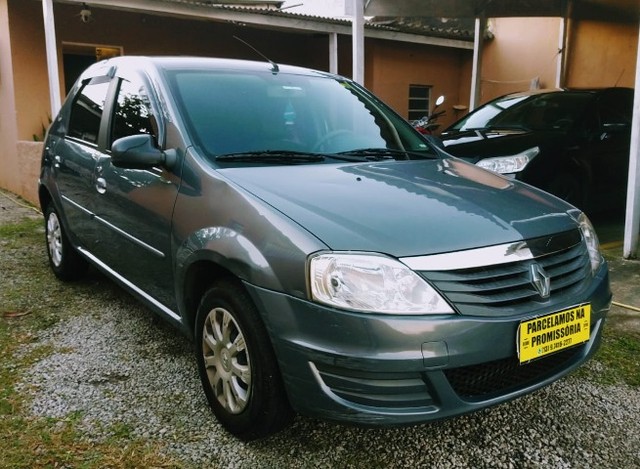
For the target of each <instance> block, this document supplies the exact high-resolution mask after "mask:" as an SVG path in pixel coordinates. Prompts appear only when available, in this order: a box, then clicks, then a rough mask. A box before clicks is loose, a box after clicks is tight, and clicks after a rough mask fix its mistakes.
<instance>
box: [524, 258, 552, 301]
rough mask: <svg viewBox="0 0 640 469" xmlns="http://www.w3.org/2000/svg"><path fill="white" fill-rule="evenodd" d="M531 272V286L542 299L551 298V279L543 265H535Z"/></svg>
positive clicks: (530, 269)
mask: <svg viewBox="0 0 640 469" xmlns="http://www.w3.org/2000/svg"><path fill="white" fill-rule="evenodd" d="M529 272H531V284H532V285H533V288H535V289H536V291H537V292H538V294H539V295H540V296H541V297H542V298H549V295H550V294H551V279H550V278H549V275H547V273H546V272H545V271H544V269H543V268H542V266H541V265H539V264H533V265H532V266H531V267H530V268H529Z"/></svg>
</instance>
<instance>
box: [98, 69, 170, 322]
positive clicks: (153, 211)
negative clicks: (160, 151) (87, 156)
mask: <svg viewBox="0 0 640 469" xmlns="http://www.w3.org/2000/svg"><path fill="white" fill-rule="evenodd" d="M116 80H117V85H116V86H117V92H116V95H115V99H114V101H113V105H112V109H111V113H110V120H109V125H108V126H107V127H108V130H107V132H108V135H107V142H108V144H107V148H110V144H111V143H112V142H113V141H115V140H117V139H118V138H121V137H125V136H129V135H136V134H150V135H152V136H153V137H154V140H155V141H156V142H162V141H163V135H162V127H161V126H160V125H159V123H160V118H159V117H158V116H159V115H160V114H159V113H158V112H157V107H155V106H154V104H153V99H152V94H151V92H150V91H151V87H150V86H149V83H148V81H147V80H146V79H145V78H144V76H143V75H141V74H137V73H135V72H129V71H126V70H125V71H124V72H123V71H118V72H116ZM95 179H96V187H97V191H98V192H99V203H98V204H97V206H96V215H97V218H98V230H99V238H100V242H99V243H98V245H97V246H96V249H95V253H96V255H97V256H98V257H99V259H100V260H101V261H102V262H104V263H105V264H106V265H107V266H108V267H109V268H110V269H112V270H114V271H115V272H116V273H117V274H118V275H119V276H120V277H122V279H123V280H125V281H126V282H128V283H130V284H133V285H134V286H135V287H137V289H139V290H141V292H142V293H143V294H144V295H150V296H151V297H152V298H153V299H155V300H157V301H159V302H160V303H162V304H164V305H165V306H167V307H169V308H170V309H173V307H174V306H175V300H174V299H173V298H174V297H175V294H174V291H173V268H172V256H171V218H172V213H173V207H174V203H175V199H176V196H177V192H178V181H179V179H178V178H177V176H176V175H175V174H173V173H172V172H171V171H169V170H168V169H166V168H164V167H160V166H158V167H153V168H148V169H128V168H119V167H116V166H114V165H113V164H112V162H111V155H110V151H109V150H107V151H105V152H104V153H103V154H102V155H101V157H100V159H99V160H98V161H97V164H96V167H95ZM144 295H143V296H144Z"/></svg>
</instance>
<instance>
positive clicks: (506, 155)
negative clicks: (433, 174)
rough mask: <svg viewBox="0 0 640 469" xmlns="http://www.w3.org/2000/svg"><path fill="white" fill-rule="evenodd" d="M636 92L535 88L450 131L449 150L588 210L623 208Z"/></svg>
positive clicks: (480, 111)
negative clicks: (634, 94)
mask: <svg viewBox="0 0 640 469" xmlns="http://www.w3.org/2000/svg"><path fill="white" fill-rule="evenodd" d="M632 108H633V89H630V88H606V89H597V90H596V89H593V90H576V89H566V90H535V91H527V92H521V93H513V94H509V95H506V96H502V97H500V98H496V99H494V100H493V101H490V102H488V103H486V104H484V105H483V106H481V107H479V108H478V109H476V110H475V111H473V112H471V113H469V114H468V115H466V116H465V117H463V118H462V119H460V120H459V121H458V122H456V123H454V124H453V125H451V126H450V127H449V128H448V129H446V130H445V131H444V132H443V133H442V135H441V137H442V139H443V142H444V145H445V147H446V151H447V152H448V153H451V154H452V155H454V156H458V157H461V158H463V159H465V160H467V161H470V162H472V163H475V164H476V165H478V166H481V167H483V168H486V169H490V170H492V171H495V172H498V173H501V174H504V175H507V176H510V177H513V178H515V179H519V180H521V181H524V182H527V183H529V184H532V185H534V186H536V187H539V188H541V189H544V190H546V191H548V192H551V193H552V194H555V195H557V196H558V197H560V198H562V199H564V200H566V201H568V202H570V203H572V204H574V205H576V206H578V207H580V208H582V209H583V210H586V211H588V212H597V211H600V210H602V209H603V208H604V207H609V208H610V207H615V206H618V207H622V206H623V204H624V200H625V199H624V197H625V193H626V186H627V173H628V163H629V141H630V134H631V120H632V114H633V112H632Z"/></svg>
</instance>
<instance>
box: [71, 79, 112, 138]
mask: <svg viewBox="0 0 640 469" xmlns="http://www.w3.org/2000/svg"><path fill="white" fill-rule="evenodd" d="M108 90H109V81H105V80H104V78H102V79H93V80H91V81H90V82H89V83H87V84H86V85H85V86H84V88H82V90H81V91H80V92H79V93H78V95H77V96H76V98H75V100H74V102H73V106H72V108H71V119H70V121H69V133H68V135H69V136H70V137H74V138H77V139H80V140H83V141H85V142H87V143H91V144H96V143H97V142H98V132H99V131H100V120H101V119H102V112H103V111H104V103H105V100H106V97H107V91H108Z"/></svg>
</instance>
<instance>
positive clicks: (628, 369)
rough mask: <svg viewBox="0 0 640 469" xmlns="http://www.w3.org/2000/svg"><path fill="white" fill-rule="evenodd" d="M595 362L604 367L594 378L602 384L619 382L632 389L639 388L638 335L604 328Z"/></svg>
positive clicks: (639, 345)
mask: <svg viewBox="0 0 640 469" xmlns="http://www.w3.org/2000/svg"><path fill="white" fill-rule="evenodd" d="M595 360H596V361H598V362H600V363H602V364H603V365H604V367H603V370H602V371H601V372H600V373H598V374H597V375H596V376H595V380H596V382H598V383H602V384H615V383H618V382H620V381H622V382H624V383H626V384H628V385H629V386H633V387H640V333H639V332H637V331H636V332H633V331H624V332H622V331H620V330H618V329H612V328H608V329H607V328H605V331H604V337H603V342H602V345H601V346H600V350H598V352H597V354H596V356H595Z"/></svg>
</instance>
